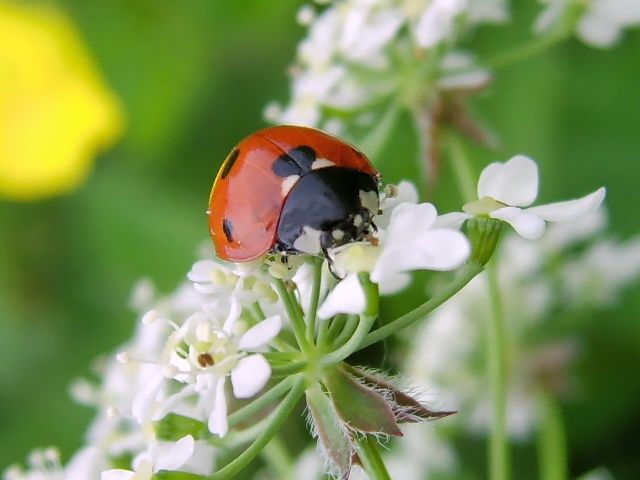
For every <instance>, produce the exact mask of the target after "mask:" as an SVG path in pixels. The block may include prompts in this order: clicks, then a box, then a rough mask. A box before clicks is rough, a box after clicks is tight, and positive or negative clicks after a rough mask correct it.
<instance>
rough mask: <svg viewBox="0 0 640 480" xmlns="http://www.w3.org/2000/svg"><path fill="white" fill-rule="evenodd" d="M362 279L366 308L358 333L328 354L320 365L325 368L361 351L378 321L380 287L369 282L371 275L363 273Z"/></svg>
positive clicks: (360, 275) (361, 316)
mask: <svg viewBox="0 0 640 480" xmlns="http://www.w3.org/2000/svg"><path fill="white" fill-rule="evenodd" d="M358 277H359V279H360V285H361V286H362V290H363V292H364V295H365V298H366V307H365V310H364V313H362V314H361V315H360V322H359V323H358V327H357V328H356V331H355V332H354V333H353V335H352V336H351V338H350V339H349V340H348V341H347V343H345V344H344V345H342V346H341V347H340V348H338V349H337V350H334V351H333V352H331V353H328V354H326V355H325V356H323V357H322V359H321V360H320V365H321V366H323V367H328V366H330V365H334V364H336V363H339V362H341V361H342V360H344V359H345V358H347V357H348V356H349V355H351V354H352V353H353V352H355V351H357V350H359V349H360V348H362V347H361V344H362V342H363V341H364V339H365V337H366V336H367V334H368V333H369V332H370V331H371V327H372V326H373V323H374V322H375V321H376V318H377V317H378V303H379V301H380V296H379V294H378V285H377V284H375V283H373V282H371V280H369V275H368V274H366V273H361V274H359V275H358Z"/></svg>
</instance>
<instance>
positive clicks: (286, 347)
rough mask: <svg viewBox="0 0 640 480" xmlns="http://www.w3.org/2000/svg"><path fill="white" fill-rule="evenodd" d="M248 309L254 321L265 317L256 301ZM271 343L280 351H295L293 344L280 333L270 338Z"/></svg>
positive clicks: (257, 321) (259, 320)
mask: <svg viewBox="0 0 640 480" xmlns="http://www.w3.org/2000/svg"><path fill="white" fill-rule="evenodd" d="M248 311H249V313H250V314H251V316H252V317H253V318H254V320H255V322H256V323H259V322H261V321H262V320H264V319H265V318H267V317H266V316H265V314H264V312H263V311H262V307H261V306H260V304H259V303H258V302H255V303H254V304H253V305H251V307H249V309H248ZM271 344H272V345H273V346H274V347H275V348H276V350H278V351H280V352H290V351H297V349H296V348H295V347H294V345H292V344H291V343H289V342H288V341H287V340H286V339H284V338H283V337H282V335H279V336H277V337H276V338H274V339H273V340H271Z"/></svg>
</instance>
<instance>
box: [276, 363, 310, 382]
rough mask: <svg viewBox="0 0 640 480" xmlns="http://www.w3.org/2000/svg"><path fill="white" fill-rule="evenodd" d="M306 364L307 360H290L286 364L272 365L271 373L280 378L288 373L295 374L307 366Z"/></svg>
mask: <svg viewBox="0 0 640 480" xmlns="http://www.w3.org/2000/svg"><path fill="white" fill-rule="evenodd" d="M307 364H308V362H306V361H299V362H291V363H288V364H286V365H276V366H272V368H273V372H272V374H271V375H272V377H273V378H282V377H287V376H289V375H295V374H296V373H300V372H302V371H303V370H304V369H305V368H307Z"/></svg>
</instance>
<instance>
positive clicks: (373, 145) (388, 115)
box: [359, 101, 401, 163]
mask: <svg viewBox="0 0 640 480" xmlns="http://www.w3.org/2000/svg"><path fill="white" fill-rule="evenodd" d="M400 112H401V108H400V104H399V103H398V102H397V101H393V102H392V103H391V105H389V107H388V108H387V110H386V111H385V112H384V114H383V115H382V118H380V120H379V121H378V124H377V125H376V127H375V128H374V129H373V130H372V131H371V132H369V134H368V135H367V136H366V137H365V138H363V139H362V141H361V142H360V143H359V146H360V148H361V149H362V151H363V152H364V153H365V154H366V155H367V156H368V157H369V158H371V159H373V160H376V157H377V156H378V155H379V154H380V151H381V150H382V147H384V145H385V143H386V142H387V139H388V138H389V136H390V135H391V132H392V131H393V127H394V126H395V124H396V122H397V120H398V117H399V116H400ZM374 163H375V162H374Z"/></svg>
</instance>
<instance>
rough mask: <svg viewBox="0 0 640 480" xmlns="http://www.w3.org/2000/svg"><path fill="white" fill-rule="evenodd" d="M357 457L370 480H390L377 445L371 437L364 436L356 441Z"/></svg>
mask: <svg viewBox="0 0 640 480" xmlns="http://www.w3.org/2000/svg"><path fill="white" fill-rule="evenodd" d="M358 456H359V457H360V460H362V466H363V467H364V470H365V472H367V475H368V476H369V478H370V479H371V480H391V477H390V476H389V472H388V471H387V467H386V466H385V464H384V461H383V460H382V456H381V455H380V450H379V449H378V443H377V442H376V440H375V439H374V438H373V437H370V436H365V437H362V438H359V439H358Z"/></svg>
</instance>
